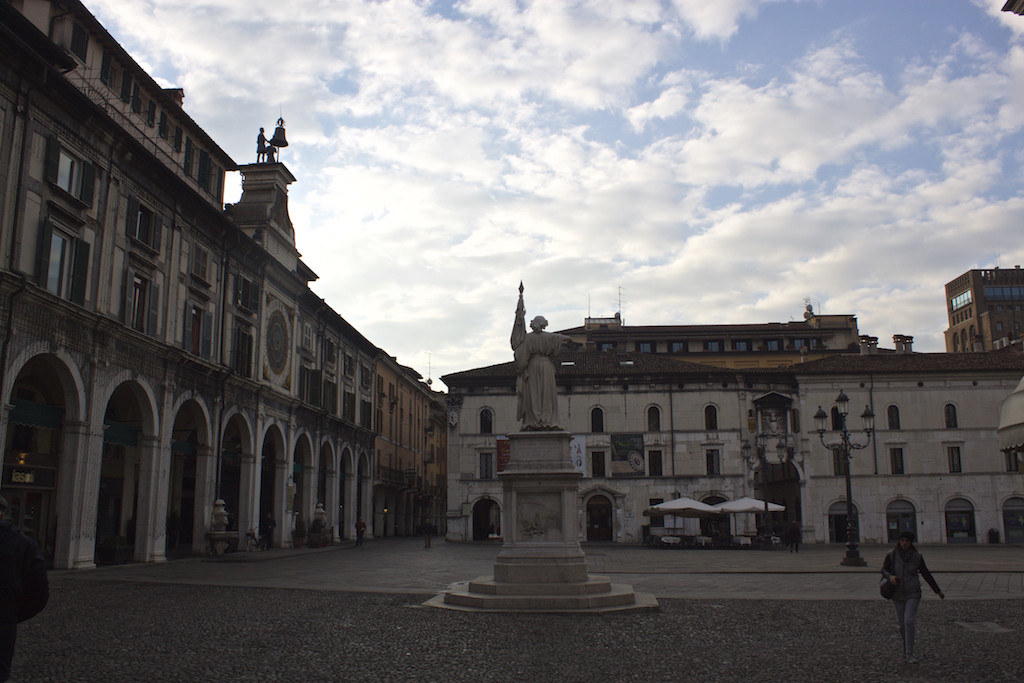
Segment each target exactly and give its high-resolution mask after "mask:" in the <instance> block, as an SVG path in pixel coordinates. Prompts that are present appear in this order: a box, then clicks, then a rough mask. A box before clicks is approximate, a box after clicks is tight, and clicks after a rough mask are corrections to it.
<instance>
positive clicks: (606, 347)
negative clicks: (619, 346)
mask: <svg viewBox="0 0 1024 683" xmlns="http://www.w3.org/2000/svg"><path fill="white" fill-rule="evenodd" d="M597 350H598V351H614V350H615V342H598V343H597Z"/></svg>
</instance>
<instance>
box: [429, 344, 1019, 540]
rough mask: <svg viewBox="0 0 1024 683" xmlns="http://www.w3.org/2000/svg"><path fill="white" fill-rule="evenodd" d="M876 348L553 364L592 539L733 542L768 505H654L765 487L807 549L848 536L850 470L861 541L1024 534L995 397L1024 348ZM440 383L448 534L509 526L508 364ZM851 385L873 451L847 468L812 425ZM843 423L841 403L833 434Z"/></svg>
mask: <svg viewBox="0 0 1024 683" xmlns="http://www.w3.org/2000/svg"><path fill="white" fill-rule="evenodd" d="M867 351H868V350H866V352H865V353H864V354H844V355H838V356H834V357H829V358H822V359H819V360H816V361H808V362H806V363H801V364H796V365H790V366H786V367H779V368H774V369H765V368H749V369H734V368H719V367H711V366H707V365H701V364H696V363H689V362H686V361H679V360H676V359H675V358H670V357H666V356H665V355H661V354H657V353H637V352H636V351H627V352H622V353H620V352H618V351H565V352H564V353H563V354H562V355H561V356H560V357H559V359H558V361H557V365H556V375H557V382H558V385H559V391H560V397H559V400H560V410H561V419H562V424H561V426H562V427H564V428H565V429H566V430H568V431H569V432H570V433H571V434H572V435H573V446H572V458H573V460H574V462H576V463H577V467H578V469H579V470H580V472H581V473H582V480H581V483H580V488H579V537H580V540H581V541H613V542H619V543H640V542H642V541H644V540H645V539H646V537H647V536H649V535H651V534H654V535H664V534H666V533H668V534H671V535H676V536H679V535H682V536H695V535H699V536H705V537H715V538H718V539H720V540H723V541H724V542H728V541H729V539H731V538H732V537H733V536H744V535H753V534H756V533H757V532H758V528H757V527H758V525H760V526H764V522H763V521H762V520H761V519H759V518H760V517H761V515H754V514H749V513H748V514H742V515H734V516H732V517H726V518H715V517H705V518H703V519H685V520H682V519H677V518H672V517H666V518H659V517H651V516H647V515H646V514H645V511H647V510H648V509H649V508H650V507H651V506H652V505H654V504H657V503H659V502H663V501H668V500H671V499H674V498H678V497H681V496H686V497H690V498H694V499H696V500H699V501H703V502H707V503H716V502H722V501H725V500H733V499H737V498H740V497H743V496H753V497H758V498H761V499H762V500H763V499H768V500H770V501H772V502H775V503H779V504H782V505H784V506H785V508H786V509H785V511H783V512H779V513H772V514H771V515H769V520H768V523H769V524H770V525H771V527H772V528H773V530H774V531H776V532H778V531H780V530H781V529H783V528H785V527H787V526H788V525H789V524H791V523H792V522H793V521H796V522H798V523H799V524H800V526H801V528H802V530H803V538H804V539H805V541H806V542H816V543H830V542H832V543H843V542H845V541H846V520H847V508H846V493H845V480H846V476H845V475H846V472H847V469H846V468H847V467H849V468H850V470H849V471H850V474H851V489H852V500H853V503H854V510H855V514H856V515H857V519H856V523H857V524H858V525H859V526H858V528H859V529H860V535H861V539H862V541H864V542H870V543H884V542H889V541H892V540H893V539H894V538H895V536H896V535H897V534H898V532H899V531H900V530H903V529H910V528H912V529H914V530H915V531H916V532H917V534H918V537H919V539H920V540H921V541H922V542H925V543H946V542H949V543H959V542H966V543H973V542H987V541H988V540H989V535H988V534H989V529H994V530H995V532H996V533H997V534H998V535H999V536H1000V537H1001V538H1003V539H1009V540H1014V541H1016V542H1019V541H1020V540H1024V521H1022V520H1024V516H1022V515H1021V513H1022V512H1024V475H1022V474H1021V466H1020V461H1019V457H1018V456H1017V454H1015V453H1013V454H1009V455H1008V454H1004V453H1003V452H1001V451H1000V449H999V446H998V442H997V440H996V427H997V425H998V419H999V405H1000V402H1001V401H1002V400H1003V399H1004V398H1005V397H1006V396H1007V395H1008V394H1009V393H1010V392H1012V391H1013V389H1014V388H1015V387H1016V386H1017V383H1018V382H1019V381H1020V377H1021V375H1022V374H1024V356H1022V355H1021V354H1020V353H1018V352H1011V351H1003V352H994V353H979V354H919V353H913V352H910V351H907V350H904V351H903V352H900V353H888V354H879V353H869V352H867ZM442 379H443V380H444V382H445V383H446V384H447V385H448V387H449V390H450V393H449V397H448V402H449V410H450V414H451V418H450V421H451V424H452V434H451V435H450V437H449V466H448V501H449V505H448V538H449V539H452V540H460V541H463V540H464V541H469V540H482V539H487V538H496V537H500V536H501V529H502V526H503V524H502V522H503V518H504V516H503V510H502V491H501V477H500V473H501V471H502V470H503V465H504V464H505V462H507V458H508V457H509V453H508V439H507V438H506V437H507V435H508V434H509V433H510V432H515V431H518V429H519V426H518V424H517V422H516V419H515V402H516V396H515V388H514V385H515V375H514V369H513V366H512V363H504V364H500V365H495V366H490V367H484V368H477V369H473V370H467V371H464V372H458V373H453V374H450V375H446V376H445V377H443V378H442ZM841 391H842V392H845V393H846V394H847V395H848V396H849V398H850V404H851V408H850V411H849V412H850V413H851V415H850V418H849V421H848V422H849V424H848V426H849V428H850V431H851V432H854V435H853V441H854V443H857V444H858V445H866V446H867V447H866V448H864V449H862V450H855V451H853V456H852V459H851V460H850V463H849V465H847V462H846V459H845V457H842V455H841V453H839V452H837V450H836V449H834V448H829V447H826V446H825V445H824V444H823V442H822V440H821V439H820V438H819V435H818V433H817V431H816V425H815V420H814V416H815V414H816V413H817V411H818V408H819V407H822V408H823V409H824V410H825V411H826V412H828V413H833V412H834V411H832V408H833V402H834V400H835V399H836V397H837V396H838V394H839V393H840V392H841ZM864 407H870V408H871V411H872V412H873V413H874V414H875V415H876V416H877V417H876V418H875V428H874V432H873V434H872V438H871V439H870V441H868V440H866V438H865V434H864V433H863V432H858V430H860V424H859V420H858V419H857V418H856V416H857V415H860V414H861V412H862V411H863V409H864ZM837 421H838V417H837V416H836V415H835V414H833V415H832V417H831V421H830V423H829V425H828V431H827V432H826V433H825V435H824V436H825V442H826V443H829V444H832V442H834V441H835V439H836V433H835V432H834V431H833V429H834V428H835V427H836V426H838V425H837ZM762 454H763V455H764V456H765V457H764V458H763V459H762V458H761V457H760V456H761V455H762ZM666 520H667V521H666ZM664 524H668V525H670V529H663V528H659V527H661V525H664Z"/></svg>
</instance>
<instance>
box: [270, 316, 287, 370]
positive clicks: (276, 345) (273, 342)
mask: <svg viewBox="0 0 1024 683" xmlns="http://www.w3.org/2000/svg"><path fill="white" fill-rule="evenodd" d="M287 361H288V321H287V320H285V318H284V314H283V313H281V311H274V312H273V313H271V314H270V320H268V321H267V364H268V365H269V366H270V370H271V371H272V372H273V373H274V374H277V375H280V374H281V373H282V372H284V366H285V363H287Z"/></svg>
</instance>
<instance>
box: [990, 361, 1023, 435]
mask: <svg viewBox="0 0 1024 683" xmlns="http://www.w3.org/2000/svg"><path fill="white" fill-rule="evenodd" d="M996 434H997V435H998V437H999V449H1000V450H1003V451H1012V450H1018V449H1022V448H1024V379H1021V381H1020V383H1019V384H1018V385H1017V388H1016V389H1014V390H1013V392H1012V393H1011V394H1010V395H1009V396H1007V397H1006V398H1004V399H1003V402H1002V403H1001V404H1000V406H999V428H998V429H997V430H996Z"/></svg>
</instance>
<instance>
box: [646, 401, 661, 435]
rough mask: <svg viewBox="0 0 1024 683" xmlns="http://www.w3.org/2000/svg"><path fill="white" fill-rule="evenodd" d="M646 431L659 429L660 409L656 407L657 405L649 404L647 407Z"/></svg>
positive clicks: (658, 430)
mask: <svg viewBox="0 0 1024 683" xmlns="http://www.w3.org/2000/svg"><path fill="white" fill-rule="evenodd" d="M647 431H649V432H660V431H661V410H659V409H658V406H651V407H650V408H648V409H647Z"/></svg>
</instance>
